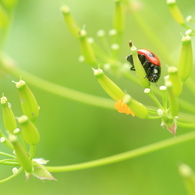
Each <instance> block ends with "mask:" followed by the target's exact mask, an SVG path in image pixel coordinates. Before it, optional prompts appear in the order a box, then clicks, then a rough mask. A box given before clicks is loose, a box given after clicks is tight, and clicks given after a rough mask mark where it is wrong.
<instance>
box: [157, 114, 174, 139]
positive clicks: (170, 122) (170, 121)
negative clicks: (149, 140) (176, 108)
mask: <svg viewBox="0 0 195 195" xmlns="http://www.w3.org/2000/svg"><path fill="white" fill-rule="evenodd" d="M161 126H162V127H164V126H166V128H167V130H168V131H170V132H171V133H172V134H173V135H176V130H177V125H176V122H175V117H173V116H169V115H166V116H164V117H163V119H162V123H161Z"/></svg>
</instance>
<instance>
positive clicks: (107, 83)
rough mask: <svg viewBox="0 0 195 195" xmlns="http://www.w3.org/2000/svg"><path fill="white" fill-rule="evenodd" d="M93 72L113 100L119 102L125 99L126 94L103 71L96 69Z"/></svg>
mask: <svg viewBox="0 0 195 195" xmlns="http://www.w3.org/2000/svg"><path fill="white" fill-rule="evenodd" d="M93 71H94V75H95V76H96V78H97V79H98V82H99V84H100V85H101V87H102V88H103V89H104V91H105V92H106V93H107V94H108V95H109V96H110V97H111V98H112V99H114V100H116V101H118V100H120V99H122V98H123V97H124V95H125V94H124V92H123V91H122V90H121V89H120V88H119V87H118V86H117V85H116V84H115V83H114V82H113V81H111V80H110V79H109V78H108V77H107V76H106V75H105V74H104V72H103V70H101V69H97V70H95V69H94V70H93Z"/></svg>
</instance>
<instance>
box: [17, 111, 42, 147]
mask: <svg viewBox="0 0 195 195" xmlns="http://www.w3.org/2000/svg"><path fill="white" fill-rule="evenodd" d="M18 123H19V124H20V125H21V129H22V135H23V137H24V140H25V141H26V143H27V144H29V145H36V144H37V143H38V142H39V140H40V135H39V132H38V130H37V128H36V127H35V125H34V124H33V123H32V122H31V121H30V120H29V119H28V117H27V116H25V115H23V116H21V117H19V118H18Z"/></svg>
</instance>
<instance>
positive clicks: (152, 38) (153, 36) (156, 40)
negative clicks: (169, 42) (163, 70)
mask: <svg viewBox="0 0 195 195" xmlns="http://www.w3.org/2000/svg"><path fill="white" fill-rule="evenodd" d="M144 6H147V5H144ZM132 7H133V1H130V3H129V6H128V8H129V10H130V13H131V14H132V15H133V17H134V18H135V20H136V21H137V23H138V26H139V27H140V28H141V31H142V32H144V33H145V35H146V36H147V37H148V39H149V40H150V42H151V43H152V44H153V45H154V46H155V47H156V49H157V50H159V53H160V54H161V55H162V57H163V58H164V59H166V62H167V64H169V65H172V66H173V65H175V63H174V61H173V60H172V59H171V58H170V57H169V53H168V50H167V48H166V47H165V45H164V44H163V42H162V41H161V40H160V39H159V38H158V36H157V34H156V33H155V32H154V30H153V29H152V28H150V26H149V25H148V24H147V22H146V21H145V19H144V17H142V16H141V14H140V12H139V11H136V10H132ZM147 9H148V10H149V13H150V14H152V15H153V16H154V17H155V18H158V16H157V14H156V13H155V12H154V11H153V10H152V9H151V8H150V7H147Z"/></svg>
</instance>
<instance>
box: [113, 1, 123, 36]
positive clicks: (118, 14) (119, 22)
mask: <svg viewBox="0 0 195 195" xmlns="http://www.w3.org/2000/svg"><path fill="white" fill-rule="evenodd" d="M124 26H125V10H124V5H123V2H122V1H121V0H115V10H114V29H116V31H117V32H118V33H121V32H123V31H124Z"/></svg>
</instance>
